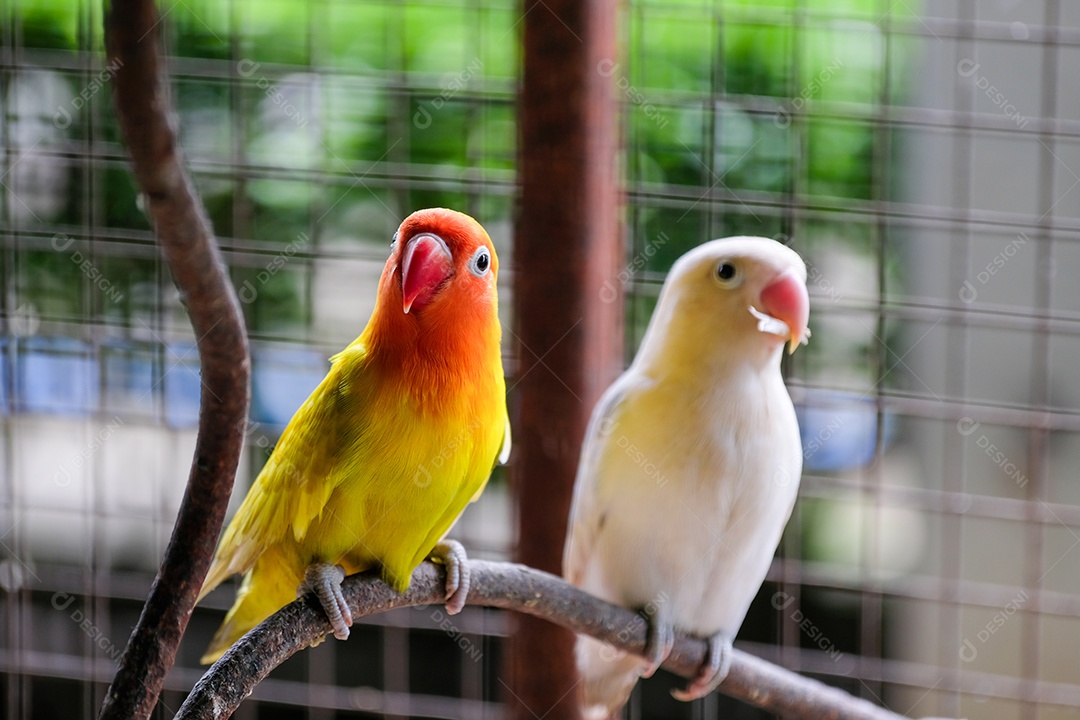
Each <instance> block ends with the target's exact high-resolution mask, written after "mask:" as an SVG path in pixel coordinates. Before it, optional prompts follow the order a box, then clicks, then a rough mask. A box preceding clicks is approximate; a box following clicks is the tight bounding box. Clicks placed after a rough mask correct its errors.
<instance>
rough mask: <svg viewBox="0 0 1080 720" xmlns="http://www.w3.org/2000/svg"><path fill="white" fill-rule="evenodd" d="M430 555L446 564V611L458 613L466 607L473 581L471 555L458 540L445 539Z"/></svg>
mask: <svg viewBox="0 0 1080 720" xmlns="http://www.w3.org/2000/svg"><path fill="white" fill-rule="evenodd" d="M428 557H430V558H431V559H432V560H434V561H435V562H437V563H441V564H443V565H445V566H446V612H447V613H448V614H450V615H457V614H458V613H459V612H461V610H462V608H464V607H465V601H466V600H467V599H468V597H469V586H470V585H471V583H472V577H471V575H470V571H469V556H468V555H466V554H465V548H464V547H463V546H462V544H461V543H459V542H458V541H457V540H443V541H442V542H441V543H439V544H438V545H436V546H435V547H434V549H432V551H431V555H429V556H428Z"/></svg>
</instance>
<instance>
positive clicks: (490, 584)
mask: <svg viewBox="0 0 1080 720" xmlns="http://www.w3.org/2000/svg"><path fill="white" fill-rule="evenodd" d="M470 564H471V568H472V586H471V589H470V590H469V600H468V603H469V604H470V605H484V606H488V607H499V608H505V609H507V610H516V611H518V612H522V613H526V614H529V615H533V616H535V617H539V618H543V619H544V620H548V621H550V622H553V623H556V624H558V625H561V626H563V627H565V628H567V629H569V630H573V631H574V632H579V633H585V634H588V635H592V636H593V637H595V638H598V639H600V640H603V641H605V642H608V643H611V644H612V645H614V646H615V647H616V648H618V649H619V650H622V651H625V652H629V653H634V654H637V655H640V654H642V653H643V652H644V649H645V632H646V624H645V620H644V619H643V618H642V617H641V616H640V615H638V614H637V613H634V612H631V611H630V610H627V609H625V608H621V607H619V606H617V605H612V604H611V603H607V602H604V601H602V600H598V599H597V598H595V597H593V596H592V595H589V594H588V593H586V592H584V591H582V590H580V589H578V588H576V587H573V586H572V585H570V584H568V583H566V582H565V581H563V580H562V579H560V578H558V577H555V576H554V575H551V574H549V573H545V572H541V571H539V570H533V569H532V568H529V567H525V566H524V565H517V564H512V563H499V562H486V561H482V560H471V561H470ZM443 582H444V575H443V569H442V568H441V567H439V566H436V565H434V564H432V563H424V564H423V565H421V566H420V567H419V568H417V570H416V572H415V573H413V579H412V585H411V586H410V588H409V591H408V592H407V593H406V594H405V595H398V594H397V593H395V592H394V591H393V590H391V589H390V588H389V587H387V586H386V585H385V584H384V583H383V582H382V581H381V580H379V579H378V575H377V574H373V573H364V574H362V575H353V576H351V577H348V578H346V579H345V582H344V584H343V586H342V590H343V592H344V594H345V599H346V601H347V602H348V603H349V608H350V609H351V610H352V612H353V617H354V618H357V617H362V616H366V615H374V614H376V613H381V612H386V611H387V610H393V609H395V608H400V607H411V606H416V605H429V604H438V603H440V602H442V597H443V593H444V590H443V587H444V585H443ZM329 632H330V625H329V623H328V622H327V620H326V615H325V614H324V613H323V611H322V609H321V608H319V607H318V604H317V603H314V604H312V603H311V602H309V600H308V599H307V598H305V599H303V600H297V601H296V602H293V603H290V604H289V605H286V606H285V607H284V608H282V609H281V610H279V611H278V612H277V613H276V614H274V615H272V616H270V617H269V618H268V619H267V620H266V621H265V622H263V623H262V624H261V625H259V626H258V627H257V628H255V629H254V630H252V631H251V632H249V633H248V634H247V635H245V636H244V637H243V638H242V639H241V640H240V641H239V642H237V643H236V645H234V646H233V647H232V648H230V649H229V651H228V652H226V653H225V655H224V656H222V658H221V659H220V660H218V661H217V662H216V663H214V665H213V666H212V667H211V668H210V669H209V670H208V671H207V672H206V674H205V675H204V676H203V677H202V679H201V680H199V682H198V683H197V684H196V685H195V687H194V688H193V689H192V691H191V693H190V694H189V695H188V697H187V700H186V701H185V702H184V704H183V705H182V706H181V707H180V711H179V712H178V713H177V715H176V719H175V720H223V719H224V718H227V717H229V716H230V715H231V714H232V713H233V711H235V710H236V707H237V706H238V705H239V704H240V702H241V701H242V700H243V699H244V698H246V697H247V696H248V695H250V694H251V693H252V691H253V690H254V689H255V686H256V685H257V684H258V683H259V682H260V681H261V680H262V679H263V678H265V677H266V676H267V674H269V672H270V671H271V670H273V669H274V668H275V667H277V666H278V665H280V664H281V663H283V662H284V661H285V660H286V659H288V658H289V657H290V656H292V655H294V654H295V653H297V652H298V651H300V650H302V649H304V648H306V647H308V646H309V645H311V643H312V642H314V641H315V640H318V639H319V638H322V637H324V636H325V635H326V634H327V633H329ZM705 649H706V643H705V641H704V640H701V639H698V638H691V637H687V636H682V635H680V636H678V637H676V640H675V647H674V649H673V650H672V653H671V655H670V656H669V657H668V659H667V660H666V661H665V662H664V667H665V668H666V669H668V670H670V671H671V672H674V673H677V674H679V675H682V676H684V677H690V676H691V675H693V674H694V671H695V670H696V669H697V668H698V667H699V666H700V665H701V663H702V661H703V660H704V658H705ZM719 689H720V691H721V692H723V693H726V694H727V695H731V696H732V697H736V698H739V699H741V700H745V701H746V702H748V703H751V704H753V705H757V706H758V707H760V708H763V709H765V710H768V711H771V712H774V713H778V714H781V715H785V716H791V717H800V718H830V719H835V720H839V719H841V718H843V719H846V720H900V718H901V716H899V715H896V714H894V713H892V712H889V711H888V710H884V709H882V708H880V707H878V706H876V705H873V704H871V703H869V702H867V701H866V700H862V699H860V698H856V697H853V696H851V695H849V694H847V693H845V692H843V691H841V690H838V689H836V688H833V687H829V686H828V685H825V684H823V683H820V682H818V681H816V680H812V679H810V678H805V677H802V676H801V675H796V674H795V673H792V672H790V671H788V670H785V669H783V668H781V667H778V666H776V665H773V664H772V663H769V662H766V661H765V660H762V659H760V658H757V657H754V656H753V655H749V654H747V653H745V652H741V651H739V650H736V651H735V653H734V657H733V660H732V663H731V672H730V673H729V674H728V676H727V678H726V679H725V680H724V682H723V683H722V684H721V685H720V688H719Z"/></svg>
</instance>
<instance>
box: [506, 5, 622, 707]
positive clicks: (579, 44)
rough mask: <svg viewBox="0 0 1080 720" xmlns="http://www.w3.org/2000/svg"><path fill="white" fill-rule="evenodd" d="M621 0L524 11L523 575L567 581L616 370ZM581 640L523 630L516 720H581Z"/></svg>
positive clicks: (511, 700)
mask: <svg viewBox="0 0 1080 720" xmlns="http://www.w3.org/2000/svg"><path fill="white" fill-rule="evenodd" d="M617 8H618V5H617V3H616V2H615V0H544V2H536V3H534V2H533V0H525V2H524V4H523V6H522V10H523V12H524V13H525V20H524V26H525V30H524V35H525V38H524V48H525V66H524V78H523V82H522V89H521V95H520V104H519V110H520V123H521V124H520V128H521V130H520V135H519V137H520V152H519V174H520V179H521V211H520V216H519V219H518V223H517V234H516V239H515V243H516V244H515V252H514V267H515V276H514V291H515V292H514V306H515V333H516V343H517V356H518V358H519V362H518V366H517V374H516V378H515V380H516V383H517V384H516V388H515V390H516V393H517V398H516V400H517V403H516V405H517V409H518V413H517V417H516V418H515V423H516V424H515V427H514V445H515V456H514V461H513V464H512V466H511V477H512V480H513V484H514V487H515V490H516V497H517V507H518V521H519V541H518V553H517V559H518V560H519V561H520V562H523V563H525V564H528V565H531V566H533V567H536V568H540V569H543V570H547V571H550V572H554V573H561V571H562V548H563V540H564V538H565V536H566V523H567V516H568V513H569V509H570V499H571V494H572V490H573V482H574V475H575V472H576V470H577V463H578V455H579V453H580V449H581V441H582V438H583V436H584V433H585V426H586V424H587V423H588V419H589V414H590V413H591V412H592V408H593V406H594V405H595V403H596V400H597V399H598V398H599V395H600V393H602V392H603V390H604V388H606V387H607V385H608V384H609V383H610V382H611V380H613V379H614V377H615V375H616V374H617V372H618V370H619V369H620V368H621V360H622V293H621V290H620V289H618V288H617V283H616V282H615V278H616V275H617V267H618V264H619V262H620V259H621V258H622V247H621V233H620V220H619V217H620V200H619V183H618V175H617V168H618V164H617V151H618V133H617V129H618V128H617V126H618V121H617V111H618V108H617V103H616V99H615V96H614V91H613V79H612V78H613V73H612V68H613V67H614V65H615V62H616V57H617V54H616V30H617V17H616V13H617ZM572 651H573V636H572V635H571V634H570V633H569V632H567V631H566V630H563V629H561V628H558V627H556V626H554V625H551V624H548V623H545V622H543V621H541V620H537V619H535V618H530V617H521V616H519V617H518V618H517V630H516V632H515V633H514V635H513V637H512V638H511V640H510V643H509V653H508V658H507V670H508V672H507V674H506V690H507V692H506V698H505V699H506V702H507V707H508V708H509V709H510V713H511V716H512V717H517V718H522V720H536V718H537V717H543V718H545V720H556V719H558V718H576V717H578V703H577V692H576V690H575V688H576V685H577V672H576V670H575V668H574V664H573V654H572Z"/></svg>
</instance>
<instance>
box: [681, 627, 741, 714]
mask: <svg viewBox="0 0 1080 720" xmlns="http://www.w3.org/2000/svg"><path fill="white" fill-rule="evenodd" d="M708 642H709V649H708V650H707V651H706V653H705V662H703V663H701V667H699V668H698V671H697V674H696V675H694V677H693V678H692V679H691V680H690V683H689V684H688V685H687V686H686V687H685V688H684V689H682V690H672V691H671V694H672V696H674V698H675V699H676V700H682V701H683V702H689V701H691V700H697V699H698V698H700V697H704V696H706V695H708V694H709V693H711V692H712V691H713V690H715V689H716V686H717V685H719V684H720V683H722V682H723V681H724V678H726V677H727V674H728V671H729V670H731V653H732V647H731V638H729V637H728V636H727V635H726V634H724V633H722V632H718V633H716V634H715V635H713V636H712V637H710V638H709V641H708Z"/></svg>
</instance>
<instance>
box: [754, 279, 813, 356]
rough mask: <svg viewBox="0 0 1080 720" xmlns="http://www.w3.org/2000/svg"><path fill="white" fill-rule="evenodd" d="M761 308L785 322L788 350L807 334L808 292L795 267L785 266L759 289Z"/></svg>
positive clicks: (808, 336) (793, 349)
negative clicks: (790, 268)
mask: <svg viewBox="0 0 1080 720" xmlns="http://www.w3.org/2000/svg"><path fill="white" fill-rule="evenodd" d="M761 310H762V312H763V313H764V314H765V315H768V316H770V317H773V318H776V319H777V320H779V321H780V322H782V323H783V324H784V325H786V326H787V333H785V335H786V338H785V339H786V340H787V341H788V353H793V352H795V348H797V347H798V346H799V344H800V343H806V342H807V341H808V340H809V338H810V330H809V328H807V326H806V325H807V323H808V322H809V321H810V295H809V293H807V291H806V283H805V282H803V281H802V280H801V279H800V278H799V276H798V275H796V274H795V271H794V270H785V271H784V272H782V273H780V274H779V275H778V276H776V277H775V278H774V279H773V281H772V282H770V283H769V284H768V285H766V286H765V289H763V290H762V291H761Z"/></svg>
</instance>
